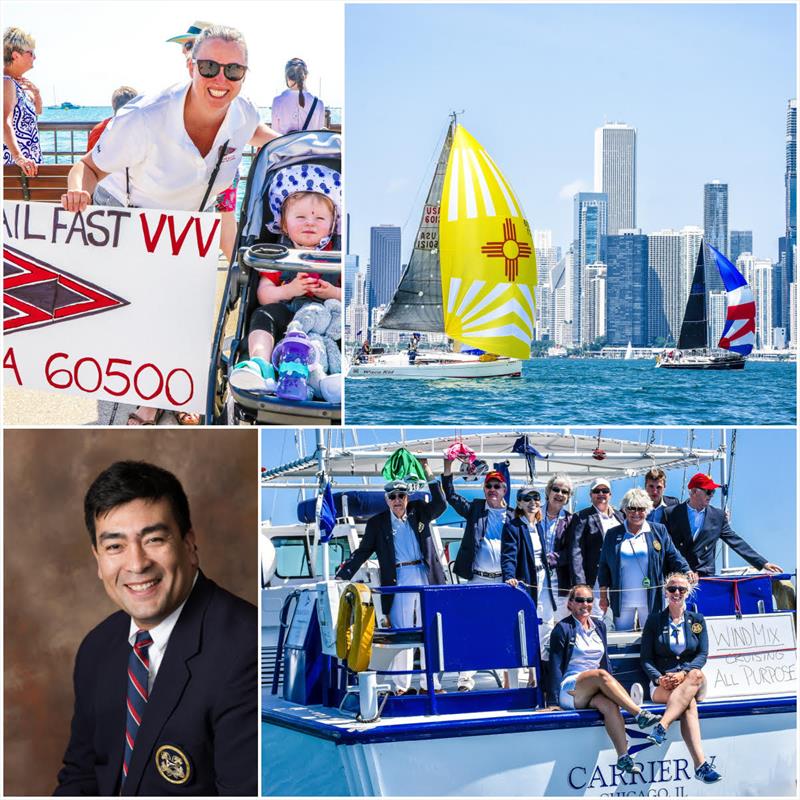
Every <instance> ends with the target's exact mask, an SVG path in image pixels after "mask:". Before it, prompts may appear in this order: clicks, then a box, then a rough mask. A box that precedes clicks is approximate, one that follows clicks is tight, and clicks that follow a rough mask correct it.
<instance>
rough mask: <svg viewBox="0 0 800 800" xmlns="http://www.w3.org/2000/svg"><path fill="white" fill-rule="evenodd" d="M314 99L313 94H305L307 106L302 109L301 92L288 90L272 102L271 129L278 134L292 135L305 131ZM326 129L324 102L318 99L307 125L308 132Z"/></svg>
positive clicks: (304, 98)
mask: <svg viewBox="0 0 800 800" xmlns="http://www.w3.org/2000/svg"><path fill="white" fill-rule="evenodd" d="M315 99H317V98H315V97H314V95H313V94H311V92H305V91H304V92H303V100H304V101H305V105H304V106H303V107H302V108H301V107H300V92H299V90H297V89H287V90H286V91H285V92H283V93H282V94H279V95H278V96H277V97H276V98H275V99H274V100H273V101H272V119H271V120H270V127H271V128H272V129H273V130H275V131H278V133H291V132H292V131H300V130H303V125H304V124H305V121H306V119H307V118H308V116H309V113H310V111H311V106H313V105H314V100H315ZM324 127H325V105H324V104H323V102H322V100H319V99H317V105H316V107H315V108H314V113H313V114H311V119H309V120H308V125H306V128H305V129H306V130H307V131H318V130H319V129H320V128H324Z"/></svg>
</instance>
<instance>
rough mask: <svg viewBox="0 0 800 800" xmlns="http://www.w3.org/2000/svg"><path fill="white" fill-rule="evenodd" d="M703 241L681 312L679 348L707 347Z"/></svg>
mask: <svg viewBox="0 0 800 800" xmlns="http://www.w3.org/2000/svg"><path fill="white" fill-rule="evenodd" d="M703 249H704V243H703V242H701V243H700V250H699V251H698V253H697V265H696V266H695V268H694V277H693V278H692V288H691V289H690V291H689V299H688V300H687V301H686V310H685V311H684V313H683V324H682V325H681V333H680V336H679V337H678V349H679V350H704V349H705V348H707V347H708V315H707V313H706V276H705V265H704V261H703Z"/></svg>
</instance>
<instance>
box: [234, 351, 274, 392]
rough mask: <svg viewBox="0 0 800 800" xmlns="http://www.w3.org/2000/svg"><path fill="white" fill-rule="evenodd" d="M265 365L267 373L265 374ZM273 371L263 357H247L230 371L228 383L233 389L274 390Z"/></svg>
mask: <svg viewBox="0 0 800 800" xmlns="http://www.w3.org/2000/svg"><path fill="white" fill-rule="evenodd" d="M265 366H266V367H267V369H268V370H269V374H268V375H266V376H265V374H264V373H265V369H264V367H265ZM274 375H275V372H274V370H273V369H272V365H271V364H267V363H266V362H265V361H263V359H258V360H256V359H248V360H247V361H240V362H239V363H238V364H237V365H236V366H235V367H234V368H233V371H232V372H231V376H230V379H229V380H230V384H231V386H233V388H234V389H247V390H249V391H256V392H274V391H275V387H276V383H275V378H274Z"/></svg>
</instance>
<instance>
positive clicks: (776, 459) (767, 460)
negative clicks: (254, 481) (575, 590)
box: [261, 428, 797, 571]
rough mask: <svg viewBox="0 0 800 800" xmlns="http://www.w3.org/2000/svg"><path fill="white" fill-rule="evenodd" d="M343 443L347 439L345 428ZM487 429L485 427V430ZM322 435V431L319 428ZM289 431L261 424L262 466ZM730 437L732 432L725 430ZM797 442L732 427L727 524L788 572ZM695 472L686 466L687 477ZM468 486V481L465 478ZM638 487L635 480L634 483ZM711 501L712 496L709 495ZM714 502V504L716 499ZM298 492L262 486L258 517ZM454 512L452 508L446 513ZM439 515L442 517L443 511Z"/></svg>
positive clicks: (372, 434)
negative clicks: (733, 456) (733, 454)
mask: <svg viewBox="0 0 800 800" xmlns="http://www.w3.org/2000/svg"><path fill="white" fill-rule="evenodd" d="M356 430H357V431H358V441H359V443H360V444H362V445H366V444H372V443H376V442H386V441H398V440H400V438H401V437H400V430H399V429H398V428H385V429H384V428H358V429H356ZM473 430H478V429H467V428H464V429H458V432H460V433H464V434H466V433H471V432H473ZM345 431H346V432H347V433H346V434H345V435H346V436H347V439H346V442H347V444H352V443H353V439H352V436H351V434H350V432H349V429H345ZM484 431H485V429H484ZM570 431H571V432H572V433H576V434H588V435H596V434H597V429H578V428H571V429H570ZM404 433H405V438H406V439H414V438H420V437H424V436H430V435H431V434H432V433H435V434H436V435H443V436H447V435H448V434H451V435H453V436H454V438H455V434H456V430H455V429H453V428H436V429H418V428H406V429H404ZM602 433H603V436H609V437H612V438H620V439H628V440H631V441H634V442H641V441H647V439H648V436H649V431H647V430H640V429H638V428H628V429H613V428H603V431H602ZM304 435H305V439H306V447H307V452H309V453H310V452H313V451H314V433H313V431H311V430H307V431H305V432H304ZM325 435H326V436H327V435H328V434H327V433H326V434H325ZM694 435H695V446H696V447H697V448H699V449H715V448H716V447H717V446H718V445H719V442H720V433H719V430H718V429H697V430H695V432H694ZM294 436H295V430H294V429H284V430H276V429H270V430H264V431H262V432H261V464H262V465H263V466H266V467H273V466H276V465H278V464H279V463H286V462H288V461H291V460H293V459H295V458H296V457H297V456H296V450H295V445H294ZM339 436H340V434H339V433H338V432H336V433H334V440H333V441H334V444H335V445H338V444H339V443H340V439H339ZM655 436H656V438H655V442H656V443H657V444H667V445H679V446H682V447H685V446H686V445H687V442H688V438H687V437H688V430H687V429H683V428H669V429H657V430H656V431H655ZM728 441H729V443H730V441H731V434H730V432H729V433H728ZM796 464H797V443H796V434H795V431H794V430H793V429H774V428H772V429H754V428H743V429H739V430H738V432H737V440H736V459H735V465H734V472H733V476H732V482H731V500H730V506H731V510H732V519H731V525H732V527H733V529H734V530H735V531H736V532H737V533H739V534H740V535H741V536H742V537H743V538H744V539H745V540H746V541H748V542H749V543H750V544H751V545H752V546H753V547H754V548H755V549H756V550H757V551H758V552H760V553H761V554H762V555H763V556H764V557H766V558H768V559H769V560H771V561H773V562H775V563H777V564H779V565H780V566H781V567H783V568H784V569H786V570H789V571H794V570H795V569H796V567H797V542H796V531H797V498H796V485H797V472H796ZM431 466H432V468H433V470H434V472H437V473H438V472H439V471H440V470H441V468H442V464H441V462H433V463H432V465H431ZM692 474H693V472H691V471H687V473H686V476H685V477H686V479H687V480H688V478H689V477H691V475H692ZM713 474H714V477H715V478H718V477H719V471H718V467H715V468H714V472H713ZM683 480H684V473H683V470H679V471H676V472H673V473H671V474H668V476H667V493H668V494H674V495H676V496H678V497H680V496H681V484H682V481H683ZM464 485H465V486H466V484H464ZM632 485H636V483H635V482H634V481H615V482H614V487H613V491H614V496H615V497H617V498H620V497H622V495H623V494H624V492H625V491H626V490H627V489H629V488H630V487H631V486H632ZM639 485H641V484H639ZM715 500H716V499H715ZM588 502H589V501H588V494H587V492H586V490H585V489H582V490H581V491H579V493H578V498H577V503H576V508H583V507H585V506H586V505H588ZM718 502H719V501H718V500H716V502H715V505H716V504H718ZM296 503H297V493H296V492H294V491H292V490H288V489H285V490H270V489H264V490H262V517H263V518H267V517H271V519H272V521H273V523H274V524H280V523H286V522H294V521H296V517H295V507H296ZM449 513H450V514H452V512H449ZM444 519H447V517H445V518H444ZM730 563H731V565H732V566H736V565H739V564H741V563H743V562H742V561H741V559H739V557H738V556H737V555H736V554H735V553H731V562H730Z"/></svg>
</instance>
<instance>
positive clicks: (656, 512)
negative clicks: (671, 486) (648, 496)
mask: <svg viewBox="0 0 800 800" xmlns="http://www.w3.org/2000/svg"><path fill="white" fill-rule="evenodd" d="M661 499H662V500H663V501H664V505H663V506H658V508H654V509H653V510H652V511H651V512H650V513H649V514H648V515H647V521H648V522H660V523H661V524H662V525H663V524H664V514H666V513H667V509H668V508H672V506H676V505H678V503H680V500H678V498H677V497H672V495H668V494H665V495H662V496H661Z"/></svg>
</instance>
